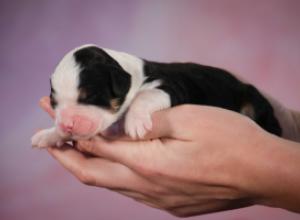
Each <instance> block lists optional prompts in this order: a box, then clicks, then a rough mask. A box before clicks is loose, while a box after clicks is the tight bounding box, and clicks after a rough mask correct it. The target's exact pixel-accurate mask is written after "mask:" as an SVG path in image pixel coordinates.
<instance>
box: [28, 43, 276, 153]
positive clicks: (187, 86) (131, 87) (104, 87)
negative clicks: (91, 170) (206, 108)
mask: <svg viewBox="0 0 300 220" xmlns="http://www.w3.org/2000/svg"><path fill="white" fill-rule="evenodd" d="M50 81H51V94H50V98H51V105H52V107H53V108H54V110H55V113H56V119H55V126H54V127H53V128H49V129H45V130H42V131H40V132H38V133H36V134H35V135H34V136H33V137H32V145H33V146H35V147H49V146H55V145H61V144H62V143H64V142H65V141H69V140H79V139H88V138H91V137H93V136H94V135H97V134H101V133H102V134H103V133H104V132H105V131H106V130H107V129H108V128H109V127H110V126H111V125H112V124H113V123H115V122H116V121H118V120H119V119H120V118H121V117H123V116H125V117H124V118H125V121H124V131H125V133H126V134H128V135H129V136H130V137H132V138H142V137H143V136H144V135H145V134H146V132H147V131H149V130H151V128H152V122H151V114H152V113H153V112H155V111H158V110H161V109H165V108H169V107H171V106H176V105H180V104H201V105H211V106H218V107H221V108H225V109H229V110H233V111H236V112H240V113H242V114H245V115H247V116H249V117H250V118H252V119H253V120H254V121H255V122H257V123H258V124H259V125H260V126H261V127H263V128H264V129H265V130H267V131H269V132H271V133H273V134H276V135H281V128H280V125H279V123H278V120H277V119H276V117H275V116H274V112H273V108H272V106H271V104H270V103H269V101H268V100H267V99H266V98H265V97H264V96H263V95H262V94H261V93H260V92H259V91H258V90H257V89H256V88H254V87H253V86H252V85H249V84H245V83H243V82H241V81H240V80H238V79H237V78H235V77H234V76H233V75H231V74H230V73H229V72H227V71H225V70H222V69H219V68H214V67H210V66H204V65H199V64H194V63H170V64H166V63H158V62H150V61H147V60H143V59H140V58H138V57H136V56H133V55H130V54H127V53H123V52H117V51H113V50H109V49H104V48H99V47H97V46H95V45H83V46H81V47H78V48H75V49H73V50H72V51H70V52H69V53H67V54H66V55H65V56H64V57H63V59H62V60H61V61H60V63H59V64H58V66H57V67H56V69H55V71H54V73H53V74H52V76H51V79H50ZM228 126H230V125H228Z"/></svg>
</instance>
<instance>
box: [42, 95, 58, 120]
mask: <svg viewBox="0 0 300 220" xmlns="http://www.w3.org/2000/svg"><path fill="white" fill-rule="evenodd" d="M39 106H40V107H41V108H42V109H43V110H44V111H45V112H47V113H48V114H49V115H50V117H51V118H55V112H54V110H53V109H52V107H51V104H50V98H49V97H48V96H44V97H42V98H41V99H40V102H39Z"/></svg>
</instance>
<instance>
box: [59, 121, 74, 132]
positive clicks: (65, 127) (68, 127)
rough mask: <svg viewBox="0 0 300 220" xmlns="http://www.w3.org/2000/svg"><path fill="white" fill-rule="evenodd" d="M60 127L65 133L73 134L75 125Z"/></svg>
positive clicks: (60, 125)
mask: <svg viewBox="0 0 300 220" xmlns="http://www.w3.org/2000/svg"><path fill="white" fill-rule="evenodd" d="M59 127H60V128H61V130H62V131H63V132H65V133H72V131H73V127H74V124H73V123H69V124H64V123H60V124H59Z"/></svg>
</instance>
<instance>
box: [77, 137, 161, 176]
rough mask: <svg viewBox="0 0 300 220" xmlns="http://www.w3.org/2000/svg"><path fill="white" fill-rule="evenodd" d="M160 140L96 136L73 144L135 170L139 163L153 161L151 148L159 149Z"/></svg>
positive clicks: (81, 149) (82, 149) (84, 150)
mask: <svg viewBox="0 0 300 220" xmlns="http://www.w3.org/2000/svg"><path fill="white" fill-rule="evenodd" d="M160 142H161V141H160V140H159V139H155V140H151V141H123V140H122V141H120V140H108V139H104V138H103V137H98V136H97V137H94V138H92V139H90V140H82V141H78V142H77V144H76V145H75V146H76V148H77V149H79V150H80V151H83V152H87V153H89V154H92V155H96V156H99V157H104V158H107V159H109V160H112V161H115V162H118V163H122V164H124V165H125V166H128V167H130V168H131V169H134V170H136V171H137V170H138V169H140V164H144V165H145V164H147V163H148V162H151V161H154V159H153V154H151V149H153V148H155V147H156V148H157V149H156V150H159V149H158V148H159V147H160V145H161V143H160ZM153 151H154V150H153Z"/></svg>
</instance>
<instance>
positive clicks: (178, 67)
mask: <svg viewBox="0 0 300 220" xmlns="http://www.w3.org/2000/svg"><path fill="white" fill-rule="evenodd" d="M144 72H145V75H146V76H147V77H148V78H147V80H146V82H150V81H153V80H160V81H161V82H162V84H161V86H160V87H159V88H160V89H162V90H164V91H165V92H167V93H168V94H169V95H170V97H171V104H172V106H175V105H180V104H202V105H211V106H217V107H221V108H225V109H229V110H233V111H236V112H241V110H242V108H243V107H244V106H245V105H246V104H248V105H249V104H250V105H251V106H252V107H253V110H254V118H253V120H255V121H256V122H257V123H258V124H259V125H260V126H261V127H263V128H264V129H265V130H267V131H269V132H271V133H273V134H276V135H281V128H280V126H279V123H278V120H277V119H276V118H275V116H274V112H273V108H272V106H271V104H270V103H269V102H268V100H267V99H266V98H265V97H264V96H263V95H262V94H261V93H259V92H258V90H257V89H256V88H254V87H253V86H252V85H249V84H245V83H242V82H241V81H239V80H238V79H236V78H235V77H234V76H233V75H231V74H230V73H229V72H227V71H225V70H222V69H219V68H214V67H210V66H203V65H198V64H194V63H171V64H162V63H156V62H149V61H145V65H144ZM228 126H230V125H228Z"/></svg>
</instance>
